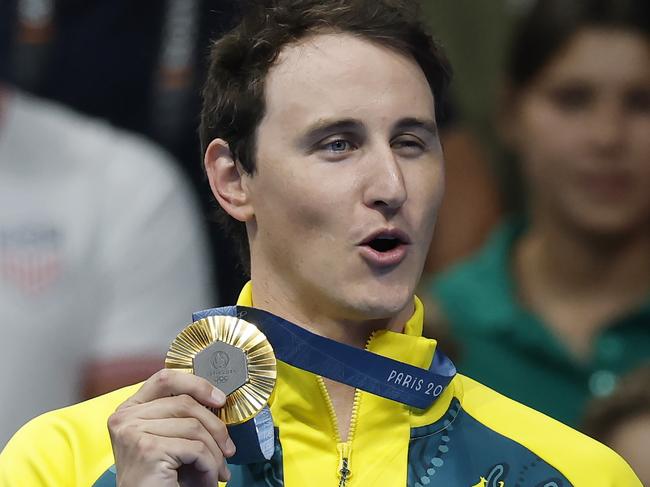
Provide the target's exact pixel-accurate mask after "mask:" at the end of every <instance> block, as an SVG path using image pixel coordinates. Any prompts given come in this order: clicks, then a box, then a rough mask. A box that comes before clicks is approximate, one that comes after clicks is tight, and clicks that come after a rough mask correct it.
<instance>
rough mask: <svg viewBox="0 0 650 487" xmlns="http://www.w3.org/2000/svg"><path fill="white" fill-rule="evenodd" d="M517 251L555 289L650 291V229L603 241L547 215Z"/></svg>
mask: <svg viewBox="0 0 650 487" xmlns="http://www.w3.org/2000/svg"><path fill="white" fill-rule="evenodd" d="M517 255H518V263H519V264H521V265H523V266H525V267H528V268H529V269H531V271H534V273H533V274H532V275H534V276H535V279H536V280H537V281H538V282H539V283H540V286H543V287H544V288H545V289H546V290H547V292H548V293H549V294H555V295H557V296H562V295H565V296H573V297H580V296H585V295H591V296H604V297H605V296H609V297H612V296H613V297H616V296H628V297H630V296H633V297H634V298H637V297H643V296H645V295H647V294H648V292H649V291H650V232H649V231H639V232H636V233H634V234H630V235H627V236H625V237H621V238H620V239H618V240H616V241H615V240H612V239H610V240H609V241H607V242H598V239H597V238H596V237H594V236H592V235H586V234H580V233H578V232H567V231H566V230H564V229H562V228H561V227H560V225H557V224H554V223H553V222H551V221H543V220H542V221H540V222H539V223H536V224H534V225H533V226H532V227H531V229H530V231H529V232H528V233H527V234H526V235H525V236H524V238H522V241H521V243H520V246H519V251H518V253H517ZM518 267H520V266H519V265H518Z"/></svg>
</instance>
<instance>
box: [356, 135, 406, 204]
mask: <svg viewBox="0 0 650 487" xmlns="http://www.w3.org/2000/svg"><path fill="white" fill-rule="evenodd" d="M367 158H368V159H367V166H366V167H367V171H366V186H365V191H364V204H365V205H366V206H368V207H369V208H373V209H375V210H378V211H380V212H382V213H383V214H384V215H385V216H390V215H392V214H394V213H395V212H397V211H398V210H399V209H400V208H401V207H402V206H403V205H404V203H405V202H406V199H407V196H408V194H407V191H406V184H405V181H404V174H403V172H402V167H401V166H400V162H399V161H398V160H397V158H396V157H395V154H394V153H393V151H392V150H391V148H390V146H387V147H380V148H377V150H374V151H372V152H370V153H369V154H368V155H367Z"/></svg>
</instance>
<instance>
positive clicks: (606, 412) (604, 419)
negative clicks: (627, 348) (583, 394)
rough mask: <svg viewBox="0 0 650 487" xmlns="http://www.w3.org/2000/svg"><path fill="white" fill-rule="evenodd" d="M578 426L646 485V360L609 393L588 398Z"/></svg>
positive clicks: (649, 384)
mask: <svg viewBox="0 0 650 487" xmlns="http://www.w3.org/2000/svg"><path fill="white" fill-rule="evenodd" d="M582 429H583V430H584V431H585V433H587V434H588V435H589V436H591V437H592V438H595V439H597V440H598V441H600V442H602V443H604V444H606V445H608V446H609V447H611V448H612V449H613V450H614V451H616V452H618V453H619V454H620V455H621V456H622V457H623V458H625V459H626V460H627V461H628V462H629V464H630V466H631V467H632V468H633V469H634V471H635V472H636V474H637V475H638V476H639V479H640V480H641V483H642V484H643V485H650V463H648V451H650V363H646V364H645V365H643V366H641V367H639V368H638V369H634V370H633V371H632V372H629V373H628V374H626V375H625V376H623V377H621V379H620V381H619V382H618V384H616V388H615V389H614V392H613V393H612V394H611V395H609V396H607V397H602V398H596V399H594V400H593V401H591V402H590V403H589V404H588V405H587V412H586V414H585V418H584V421H583V425H582Z"/></svg>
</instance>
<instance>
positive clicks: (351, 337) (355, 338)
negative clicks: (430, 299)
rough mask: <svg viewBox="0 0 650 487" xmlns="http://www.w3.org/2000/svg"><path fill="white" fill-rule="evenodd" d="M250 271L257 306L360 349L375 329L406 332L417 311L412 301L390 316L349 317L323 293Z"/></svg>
mask: <svg viewBox="0 0 650 487" xmlns="http://www.w3.org/2000/svg"><path fill="white" fill-rule="evenodd" d="M251 274H252V275H251V281H252V286H253V305H254V306H255V307H256V308H260V309H264V310H266V311H269V312H271V313H273V314H275V315H278V316H281V317H282V318H284V319H287V320H289V321H291V322H293V323H296V324H297V325H299V326H301V327H302V328H305V329H306V330H308V331H310V332H312V333H315V334H317V335H320V336H324V337H327V338H330V339H332V340H335V341H337V342H340V343H345V344H347V345H351V346H353V347H357V348H364V347H365V346H366V344H367V342H368V340H369V338H370V337H371V336H372V334H373V333H374V332H375V331H378V330H390V331H394V332H396V333H401V332H403V330H404V324H405V323H406V321H407V320H408V319H409V318H410V316H411V315H412V313H413V310H414V307H413V303H412V302H411V303H410V306H407V307H405V308H404V309H403V310H402V311H400V312H399V313H397V314H396V315H395V316H392V317H389V318H381V319H364V318H363V317H362V316H358V315H356V316H353V317H348V316H345V315H344V314H343V313H338V314H337V313H334V312H332V311H331V310H332V309H336V307H335V306H332V305H330V304H329V303H324V300H323V298H322V296H321V297H316V296H314V297H313V298H310V295H311V293H310V292H309V291H308V290H306V289H305V288H304V287H301V288H300V290H297V289H294V288H290V287H283V286H282V284H283V283H279V282H278V281H277V280H271V279H265V278H264V277H263V276H259V275H254V274H255V273H251ZM350 314H352V313H350Z"/></svg>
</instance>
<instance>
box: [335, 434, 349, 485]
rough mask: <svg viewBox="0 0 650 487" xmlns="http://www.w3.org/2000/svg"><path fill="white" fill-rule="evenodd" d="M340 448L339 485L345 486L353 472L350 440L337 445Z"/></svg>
mask: <svg viewBox="0 0 650 487" xmlns="http://www.w3.org/2000/svg"><path fill="white" fill-rule="evenodd" d="M337 448H338V450H339V471H338V475H339V478H340V480H339V487H345V486H346V485H347V482H348V479H349V478H350V475H351V474H352V472H351V471H350V450H351V445H350V442H347V443H339V444H338V445H337Z"/></svg>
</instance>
